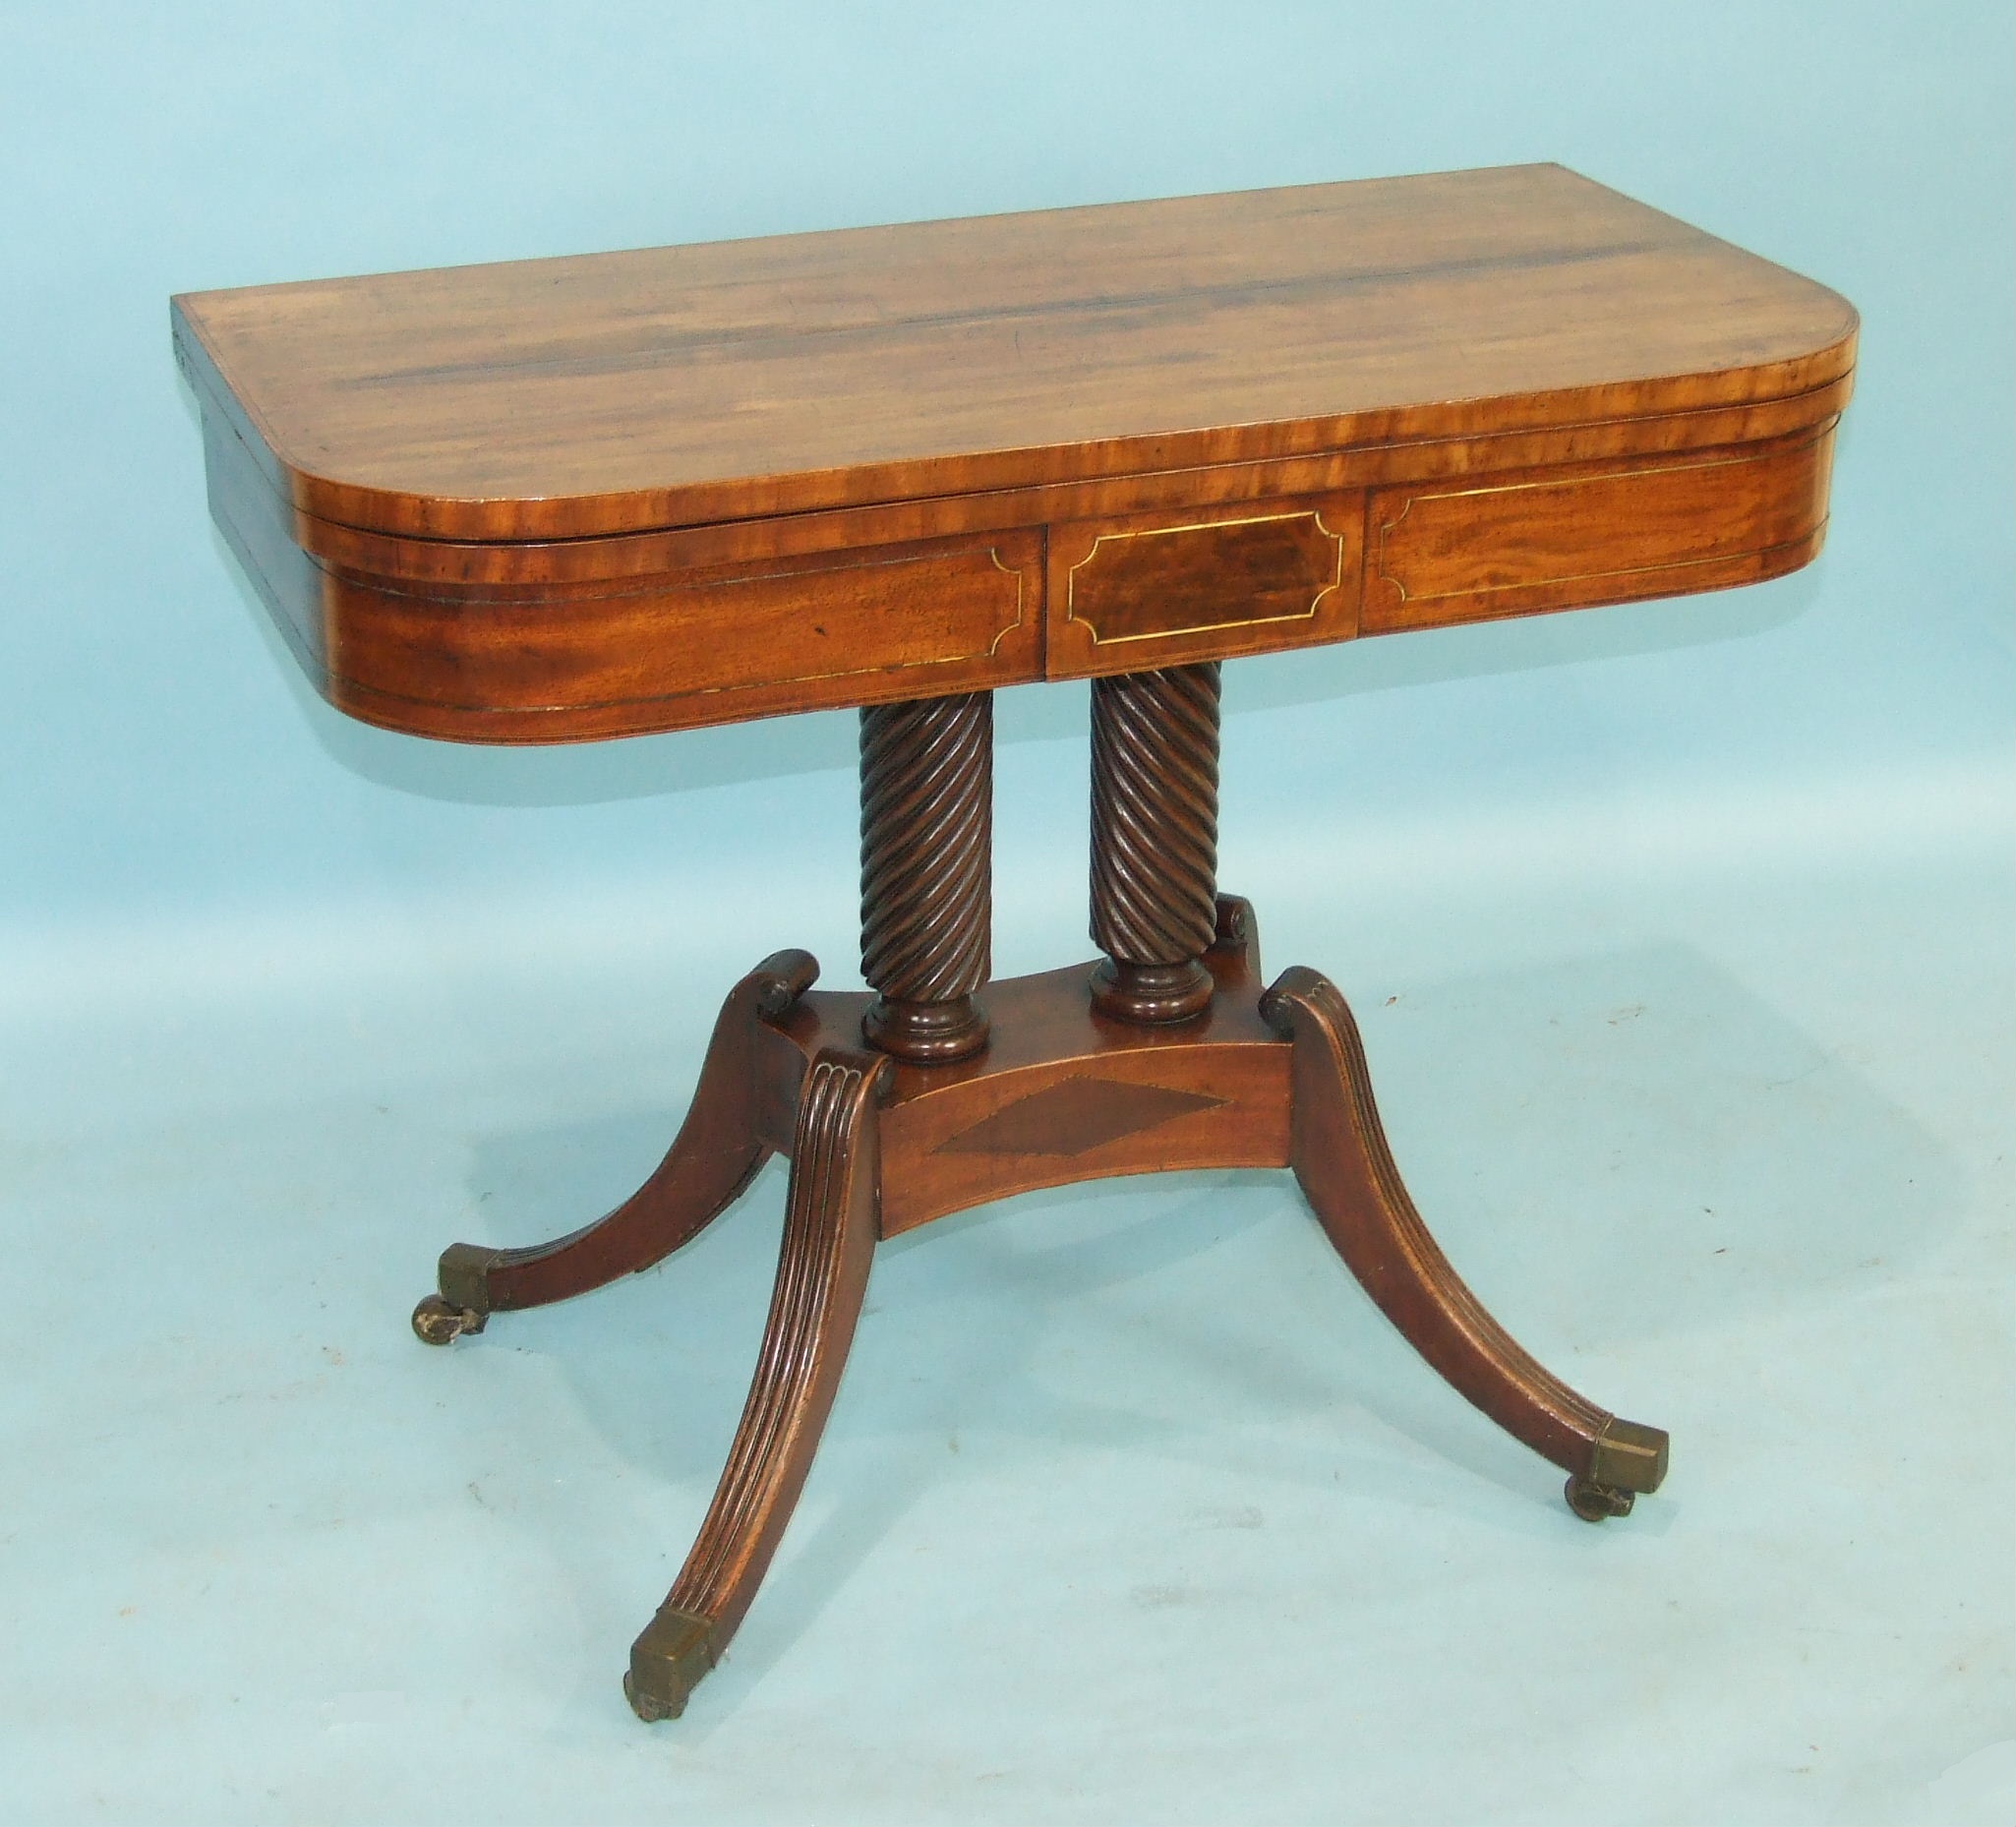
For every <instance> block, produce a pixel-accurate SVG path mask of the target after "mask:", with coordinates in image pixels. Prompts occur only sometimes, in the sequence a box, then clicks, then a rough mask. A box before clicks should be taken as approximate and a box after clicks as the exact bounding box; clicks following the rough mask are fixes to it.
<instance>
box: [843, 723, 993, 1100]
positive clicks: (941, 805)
mask: <svg viewBox="0 0 2016 1827" xmlns="http://www.w3.org/2000/svg"><path fill="white" fill-rule="evenodd" d="M860 771H861V975H862V976H864V977H865V978H866V979H867V981H868V986H869V987H870V988H871V989H873V990H875V991H877V992H878V994H877V996H876V998H875V1002H874V1006H873V1007H872V1008H870V1009H869V1011H868V1013H867V1015H866V1017H865V1018H864V1019H863V1022H862V1031H863V1033H864V1035H865V1036H866V1038H867V1040H868V1042H869V1043H870V1044H871V1045H873V1046H876V1047H879V1048H880V1049H881V1050H882V1051H883V1052H885V1053H892V1054H894V1055H895V1056H896V1057H897V1058H899V1059H907V1060H914V1061H917V1062H918V1063H919V1064H930V1063H932V1062H936V1061H946V1060H955V1059H965V1058H967V1057H969V1056H970V1055H972V1054H974V1053H978V1051H979V1050H980V1048H981V1047H983V1046H984V1045H986V1041H987V1020H986V1016H985V1015H984V1014H983V1013H982V1012H981V1011H980V1009H979V1008H978V1006H977V1005H976V1004H975V1002H974V1000H973V994H974V991H975V990H977V989H978V988H979V987H980V985H981V984H983V983H984V982H986V980H987V972H988V968H989V964H990V962H991V961H990V959H989V955H988V954H989V944H988V941H989V936H990V921H991V918H992V914H993V836H994V825H993V816H994V698H993V694H992V693H991V692H987V691H975V692H967V693H963V694H961V695H958V696H954V697H943V698H922V699H918V700H915V701H913V702H910V703H904V704H877V705H870V706H869V707H868V708H866V709H865V710H863V711H862V712H861V733H860Z"/></svg>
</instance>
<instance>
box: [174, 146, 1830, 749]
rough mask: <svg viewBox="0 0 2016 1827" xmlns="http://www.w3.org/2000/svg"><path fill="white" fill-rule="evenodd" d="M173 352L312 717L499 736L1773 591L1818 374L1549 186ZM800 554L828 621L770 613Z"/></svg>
mask: <svg viewBox="0 0 2016 1827" xmlns="http://www.w3.org/2000/svg"><path fill="white" fill-rule="evenodd" d="M173 324H174V334H175V342H176V349H177V354H178V358H179V359H180V360H181V362H182V365H183V368H184V372H185V373H186V374H187V375H188V377H189V379H190V381H191V383H192V384H193V385H194V387H195V389H196V391H197V394H198V398H199V400H200V402H201V403H202V406H203V409H204V416H205V421H206V438H207V448H208V464H209V473H210V483H211V498H212V505H213V510H214V511H215V513H216V516H217V518H218V521H219V523H220V525H222V526H223V528H224V530H225V533H226V535H227V537H228V538H230V540H231V542H232V544H233V546H234V549H235V550H236V551H237V552H238V555H239V557H240V559H241V560H243V561H244V562H245V564H246V566H247V569H248V571H249V572H250V573H251V574H252V575H253V577H254V581H255V582H256V583H257V584H258V585H259V587H260V589H261V592H262V594H263V595H264V596H265V597H266V599H267V603H268V605H269V606H270V607H272V608H273V610H274V613H275V615H276V617H277V618H278V619H279V620H280V622H281V626H282V628H283V630H284V631H285V632H286V633H287V634H288V637H289V639H290V640H291V641H292V642H293V643H294V646H295V649H296V651H297V653H299V654H300V656H301V658H302V660H303V662H304V664H305V665H307V666H308V667H309V670H310V671H311V673H312V674H313V675H314V676H315V677H316V678H317V680H318V682H319V683H320V684H321V685H322V687H323V688H324V690H325V691H326V692H327V693H328V694H329V695H330V696H331V698H332V699H334V700H335V701H336V702H338V703H339V704H342V705H343V707H344V708H346V709H349V710H352V711H353V712H355V713H356V714H358V715H360V716H365V717H369V718H371V719H373V720H374V721H379V722H385V723H390V724H392V725H393V726H394V727H397V728H402V729H415V730H423V731H425V732H426V733H429V734H435V735H445V736H456V737H470V738H472V739H489V740H508V741H523V740H564V739H572V738H574V737H582V736H600V735H615V734H623V733H627V732H629V731H632V730H641V729H663V728H672V727H677V726H679V725H681V724H685V723H695V722H713V721H721V720H724V719H730V718H736V717H741V716H749V715H757V714H763V713H765V712H768V711H774V710H789V709H799V708H804V707H806V706H808V705H810V704H815V703H841V702H864V701H874V700H875V699H878V698H881V699H886V698H890V697H896V696H903V695H928V694H929V693H931V692H935V691H941V690H951V689H971V688H975V687H976V686H978V685H987V684H996V683H1006V682H1013V681H1015V680H1017V679H1021V678H1044V677H1060V676H1070V675H1074V674H1083V673H1089V672H1101V671H1116V670H1123V668H1124V669H1138V668H1140V667H1143V666H1152V665H1163V664H1175V663H1181V662H1184V661H1188V660H1195V659H1200V658H1210V657H1225V656H1227V655H1231V654H1236V653H1241V652H1256V651H1261V650H1263V649H1265V648H1268V647H1278V646H1285V645H1298V644H1307V643H1309V642H1313V641H1320V640H1335V639H1342V638H1348V637H1349V636H1350V635H1353V634H1357V633H1364V632H1377V631H1384V630H1386V629H1391V628H1397V627H1409V626H1424V625H1431V624H1434V623H1437V622H1442V621H1451V620H1465V619H1474V618H1475V617H1477V616H1480V615H1503V614H1520V613H1527V612H1529V611H1533V610H1539V609H1554V608H1564V607H1571V606H1573V605H1575V604H1578V603H1588V602H1597V601H1616V600H1621V599H1622V598H1623V597H1626V596H1631V595H1647V594H1667V593H1678V592H1680V591H1684V590H1690V589H1703V588H1713V587H1718V586H1720V585H1723V584H1727V583H1734V582H1743V581H1748V580H1749V579H1750V578H1752V577H1757V576H1767V575H1771V574H1774V573H1775V572H1776V571H1778V570H1783V569H1789V568H1792V566H1793V565H1795V564H1797V563H1799V562H1804V560H1805V559H1806V558H1808V557H1810V556H1811V552H1812V551H1813V550H1814V549H1816V548H1817V544H1818V538H1819V532H1820V529H1821V528H1822V526H1823V525H1824V519H1825V498H1826V452H1827V448H1828V444H1827V434H1828V433H1829V432H1830V431H1831V427H1832V424H1833V421H1834V418H1835V417H1836V416H1837V415H1838V413H1839V411H1840V410H1841V407H1842V405H1843V404H1844V403H1845V401H1846V398H1847V393H1848V386H1849V383H1850V377H1851V373H1852V369H1853V365H1854V359H1855V343H1856V317H1855V313H1854V311H1853V309H1852V308H1851V307H1850V306H1849V305H1848V304H1847V302H1846V301H1845V300H1843V299H1842V298H1840V297H1839V296H1838V295H1837V294H1835V293H1833V292H1831V291H1829V290H1827V289H1826V288H1825V287H1823V286H1820V285H1817V284H1815V283H1813V282H1812V281H1810V280H1808V279H1804V278H1801V277H1799V276H1798V275H1797V274H1794V273H1791V272H1788V271H1786V270H1785V269H1784V268H1782V267H1779V266H1776V265H1772V264H1770V263H1769V262H1767V261H1764V260H1761V259H1759V258H1757V257H1756V256H1754V255H1751V254H1748V253H1745V252H1744V251H1742V250H1741V249H1738V248H1735V247H1732V246H1730V245H1729V244H1728V243H1726V242H1723V241H1720V240H1717V239H1715V238H1714V237H1713V236H1710V235H1707V234H1705V233H1702V232H1701V231H1700V230H1698V229H1694V228H1690V227H1689V226H1688V225H1687V224H1685V223H1683V222H1680V221H1677V220H1675V219H1674V218H1673V217H1671V216H1668V215H1665V214H1662V213H1661V212H1659V211H1657V210H1655V209H1651V208H1648V207H1646V206H1643V205H1641V204H1638V203H1635V202H1633V201H1631V199H1629V198H1626V197H1623V196H1620V195H1618V194H1617V193H1616V192H1614V191H1610V190H1607V189H1605V188H1604V187H1603V186H1601V185H1599V184H1596V183H1593V182H1591V181H1590V180H1588V179H1586V178H1583V177H1580V176H1578V175H1576V174H1575V173H1573V172H1571V171H1568V170H1565V169H1563V168H1562V167H1560V166H1558V165H1529V166H1512V167H1506V168H1502V169H1491V170H1482V171H1466V172H1451V173H1444V174H1439V175H1434V176H1426V177H1416V178H1397V179H1383V180H1377V181H1370V182H1359V183H1347V184H1328V185H1312V186H1304V187H1297V188H1293V189H1285V190H1272V191H1251V192H1244V193H1234V194H1231V195H1225V196H1211V197H1190V198H1179V199H1174V200H1169V201H1164V202H1156V203H1140V204H1126V205H1115V206H1101V207H1093V208H1079V209H1062V210H1049V211H1041V212H1037V213H1028V214H1017V215H999V216H985V217H976V218H972V219H968V220H961V221H946V222H925V223H915V224H909V225H905V226H899V227H889V228H867V229H851V230H843V231H837V232H830V233H822V234H805V235H788V236H781V237H774V238H769V239H761V240H750V241H739V242H719V243H713V244H708V245H703V246H693V247H671V248H659V249H651V250H646V251H640V252H634V253H621V254H603V255H591V256H585V257H582V258H578V259H564V260H542V261H522V262H513V263H509V264H504V265H485V266H465V267H453V268H443V269H437V270H431V271H424V272H408V273H392V274H386V275H381V276H377V277H370V278H355V279H333V280H320V281H311V282H307V283H301V284H291V285H270V286H257V287H251V288H246V289H241V290H235V291H217V292H201V293H189V294H184V295H182V296H180V297H178V298H176V299H175V300H174V301H173ZM1703 453H1720V454H1719V455H1716V456H1715V457H1714V460H1713V462H1712V463H1710V462H1707V461H1704V460H1703ZM1683 458H1685V459H1686V460H1685V461H1683V460H1682V459H1683ZM1738 459H1741V460H1740V461H1739V460H1738ZM1647 465H1652V466H1653V467H1655V468H1657V469H1658V471H1659V479H1655V480H1653V481H1651V482H1646V481H1644V480H1642V477H1643V474H1644V472H1645V466H1647ZM1606 466H1607V467H1606ZM1711 471H1712V472H1713V473H1710V472H1711ZM1485 477H1490V478H1493V479H1495V481H1494V487H1495V488H1499V490H1500V492H1501V493H1502V492H1503V488H1502V486H1501V485H1516V490H1517V491H1519V493H1518V494H1517V495H1516V498H1515V499H1512V498H1508V499H1506V500H1499V501H1487V500H1484V499H1482V495H1481V492H1480V490H1479V489H1478V488H1477V487H1476V486H1475V485H1476V484H1477V483H1478V481H1479V479H1480V478H1485ZM1621 477H1622V478H1626V481H1625V482H1620V480H1619V478H1621ZM1459 478H1466V479H1468V483H1469V485H1470V486H1468V487H1466V488H1465V489H1463V490H1460V491H1456V490H1453V488H1452V486H1451V484H1452V479H1459ZM1630 478H1639V479H1640V480H1638V481H1636V482H1630ZM1431 484H1432V485H1435V493H1434V495H1433V499H1432V500H1430V499H1429V498H1428V497H1424V496H1423V494H1422V490H1423V488H1424V487H1425V486H1427V485H1431ZM1570 485H1572V488H1571V492H1570V493H1569V494H1566V495H1563V494H1560V493H1559V491H1560V490H1561V489H1562V488H1565V487H1569V486H1570ZM1627 485H1629V486H1627ZM1548 489H1554V490H1556V491H1557V492H1556V493H1555V494H1553V495H1550V494H1548V493H1547V492H1546V491H1547V490H1548ZM1536 490H1537V491H1538V492H1537V493H1536V492H1535V491H1536ZM1459 497H1460V499H1461V501H1463V502H1466V503H1467V504H1453V503H1455V502H1457V501H1458V498H1459ZM1256 503H1259V504H1261V506H1263V507H1265V509H1266V511H1264V512H1261V511H1257V509H1256V505H1255V504H1256ZM1599 524H1600V525H1602V526H1605V527H1608V528H1610V529H1612V532H1611V534H1610V535H1609V536H1608V543H1607V544H1606V543H1605V542H1604V541H1603V540H1596V541H1595V542H1594V544H1592V543H1591V536H1590V535H1589V533H1588V531H1587V529H1588V528H1590V527H1592V526H1596V525H1599ZM1240 526H1244V527H1246V528H1248V529H1249V530H1248V531H1246V532H1238V531H1236V530H1235V529H1236V528H1238V527H1240ZM1186 527H1187V528H1188V529H1189V532H1190V535H1191V536H1190V537H1188V538H1186V539H1182V540H1175V539H1170V538H1162V537H1160V536H1161V535H1164V534H1173V533H1176V532H1180V531H1183V530H1184V529H1185V528H1186ZM1255 527H1261V528H1268V529H1272V530H1263V531H1253V530H1251V529H1253V528H1255ZM1578 529H1579V530H1578ZM947 541H951V542H953V544H952V545H950V546H947V545H946V544H945V542H947ZM961 541H964V544H963V545H962V544H960V543H959V542H961ZM931 542H937V543H936V544H935V545H933V544H931ZM836 555H847V557H848V563H849V566H850V567H851V570H852V573H853V577H854V584H855V585H858V586H860V587H859V588H858V589H852V594H850V590H849V589H843V588H840V587H839V586H833V587H831V588H829V587H828V586H827V585H826V584H793V583H789V582H786V583H779V582H778V581H777V580H778V579H779V578H787V579H788V578H790V577H797V576H799V575H800V570H794V569H793V568H792V567H794V566H797V567H800V569H803V568H804V567H810V570H818V569H819V567H820V566H821V565H825V566H827V567H828V569H827V570H822V571H819V575H820V576H821V577H826V576H828V573H829V571H830V567H831V565H832V563H833V562H834V561H835V560H836ZM876 564H879V565H881V566H882V567H883V568H882V570H881V571H880V572H879V573H877V574H876V575H874V576H872V577H870V575H869V570H870V568H871V566H872V565H876ZM892 564H894V565H899V566H900V565H903V564H910V565H911V566H912V568H911V569H910V570H909V571H906V572H902V573H901V575H900V576H899V572H898V571H896V570H891V569H889V568H888V566H890V565H892ZM737 566H741V567H742V569H741V570H740V571H738V570H736V569H735V568H734V567H737ZM780 566H782V567H783V568H782V569H780ZM975 566H978V567H979V568H978V570H976V569H975V568H974V567H975ZM1088 566H1089V567H1090V568H1089V569H1088V568H1087V567H1088ZM751 567H753V568H751ZM919 567H921V568H919ZM1081 571H1083V572H1084V574H1083V575H1080V573H1081ZM805 574H807V575H808V574H809V570H806V571H805ZM996 574H997V575H998V577H999V578H1002V579H1008V580H1010V581H1008V582H994V581H990V579H991V578H992V577H993V576H995V575H996ZM1592 579H1593V580H1596V581H1595V582H1593V583H1592V582H1591V581H1590V580H1592ZM1312 580H1313V581H1314V584H1315V586H1316V596H1315V599H1314V600H1313V601H1310V600H1305V599H1308V598H1309V596H1310V591H1309V589H1308V588H1305V586H1306V585H1309V584H1310V583H1311V582H1312ZM726 585H735V586H736V588H737V590H739V591H740V594H737V593H736V591H727V592H726V593H724V591H723V590H722V589H716V590H715V594H714V595H712V596H707V597H696V596H694V595H693V594H692V593H693V591H694V590H696V589H701V588H703V587H713V586H726ZM1242 591H1243V592H1245V593H1246V594H1247V596H1248V597H1249V598H1250V599H1251V600H1252V602H1253V603H1254V604H1257V605H1258V608H1257V609H1253V608H1248V609H1242V608H1240V606H1239V602H1238V601H1237V600H1235V599H1237V597H1238V593H1239V592H1242ZM863 592H865V594H862V593H863ZM1200 592H1202V594H1201V595H1200ZM1270 592H1272V593H1273V594H1272V595H1270ZM682 593H683V594H682ZM1186 593H1187V594H1186ZM843 599H844V601H843ZM428 605H432V606H433V607H432V608H429V607H426V606H428ZM731 605H732V607H731ZM849 605H851V607H849ZM450 612H452V613H450ZM1081 612H1082V613H1081ZM538 613H545V614H546V615H547V618H548V619H547V621H546V622H543V623H539V622H538ZM850 618H852V619H850ZM535 623H537V625H535ZM822 643H823V645H822ZM725 648H734V649H736V650H738V651H740V652H741V653H742V655H743V657H742V658H741V660H740V661H737V662H736V663H735V664H732V665H731V664H728V662H727V661H726V660H725V658H724V652H725Z"/></svg>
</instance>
